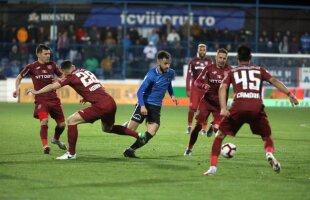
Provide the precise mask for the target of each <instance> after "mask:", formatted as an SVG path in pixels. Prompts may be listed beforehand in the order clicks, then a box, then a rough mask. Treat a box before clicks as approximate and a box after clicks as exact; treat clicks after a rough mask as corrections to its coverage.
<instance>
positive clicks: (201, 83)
mask: <svg viewBox="0 0 310 200" xmlns="http://www.w3.org/2000/svg"><path fill="white" fill-rule="evenodd" d="M227 57H228V52H227V50H226V49H218V50H217V54H216V57H215V63H212V64H210V65H208V66H207V67H205V68H204V70H203V71H202V72H201V73H200V75H199V76H198V78H197V79H196V81H195V83H194V84H195V86H196V87H197V88H199V89H203V90H204V91H205V94H204V95H203V98H202V99H201V101H200V103H199V106H198V114H197V115H196V125H195V127H194V129H193V130H192V131H191V133H190V139H189V143H188V146H187V149H186V150H185V152H184V156H190V155H191V154H192V149H193V146H194V144H195V143H196V141H197V138H198V133H199V131H200V130H201V127H202V126H203V124H204V123H205V122H206V120H207V119H208V117H209V115H210V113H212V116H213V125H211V126H210V128H211V129H212V127H213V129H214V131H215V132H216V130H217V129H218V126H219V123H220V120H221V117H220V110H221V108H220V104H219V96H218V90H219V87H220V85H221V83H222V80H223V78H224V76H225V75H226V74H227V73H228V71H230V70H231V66H230V65H227V64H226V61H227ZM208 132H209V131H208ZM211 133H212V132H211ZM211 135H212V134H211ZM211 135H209V136H211Z"/></svg>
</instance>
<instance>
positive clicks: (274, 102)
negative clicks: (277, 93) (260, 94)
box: [264, 99, 310, 107]
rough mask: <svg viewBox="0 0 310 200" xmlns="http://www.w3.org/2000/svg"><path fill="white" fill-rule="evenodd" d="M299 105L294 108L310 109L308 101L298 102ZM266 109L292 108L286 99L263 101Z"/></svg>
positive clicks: (309, 101)
mask: <svg viewBox="0 0 310 200" xmlns="http://www.w3.org/2000/svg"><path fill="white" fill-rule="evenodd" d="M298 101H299V105H298V106H296V107H310V100H298ZM264 105H265V106H266V107H292V105H291V102H290V101H289V100H288V99H286V100H284V99H264Z"/></svg>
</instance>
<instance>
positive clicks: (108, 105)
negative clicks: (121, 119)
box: [28, 60, 140, 160]
mask: <svg viewBox="0 0 310 200" xmlns="http://www.w3.org/2000/svg"><path fill="white" fill-rule="evenodd" d="M61 69H62V71H63V72H64V75H65V77H64V78H62V79H60V80H59V81H57V82H55V83H53V84H49V85H47V86H45V87H44V88H42V89H40V90H33V89H30V90H29V91H28V92H31V93H33V94H34V95H38V94H43V93H46V92H49V91H54V90H56V89H58V88H61V87H63V86H65V85H69V86H71V87H72V88H73V89H74V90H75V91H76V92H77V93H78V94H79V95H81V96H82V97H83V102H90V103H91V106H89V107H87V108H84V109H82V110H79V111H77V112H75V113H74V114H73V115H71V116H70V117H69V118H68V120H67V124H68V143H69V152H66V153H65V154H64V155H62V156H60V157H57V158H56V159H58V160H67V159H76V143H77V139H78V128H77V125H78V124H82V123H93V122H95V121H96V120H98V119H101V125H102V126H101V127H102V131H104V132H108V133H115V134H119V135H130V136H133V137H135V138H137V141H139V140H140V139H139V136H138V133H137V132H135V131H132V130H130V129H128V128H125V127H123V126H121V125H114V122H115V113H116V108H117V107H116V104H115V101H114V99H113V97H111V96H110V95H109V94H108V93H106V92H105V90H104V88H103V86H102V85H101V84H100V82H99V80H98V79H97V77H96V76H95V75H94V74H93V73H92V72H90V71H88V70H85V69H76V68H75V66H74V65H73V64H72V63H71V62H70V61H69V60H65V61H63V62H62V63H61Z"/></svg>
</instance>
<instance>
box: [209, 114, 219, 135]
mask: <svg viewBox="0 0 310 200" xmlns="http://www.w3.org/2000/svg"><path fill="white" fill-rule="evenodd" d="M212 117H213V121H212V122H211V123H210V127H209V129H208V131H207V133H206V136H207V137H211V136H212V134H213V133H216V132H217V131H218V129H219V125H220V122H221V116H220V111H214V112H212Z"/></svg>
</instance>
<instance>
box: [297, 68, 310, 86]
mask: <svg viewBox="0 0 310 200" xmlns="http://www.w3.org/2000/svg"><path fill="white" fill-rule="evenodd" d="M299 87H302V88H310V67H302V68H299Z"/></svg>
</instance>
